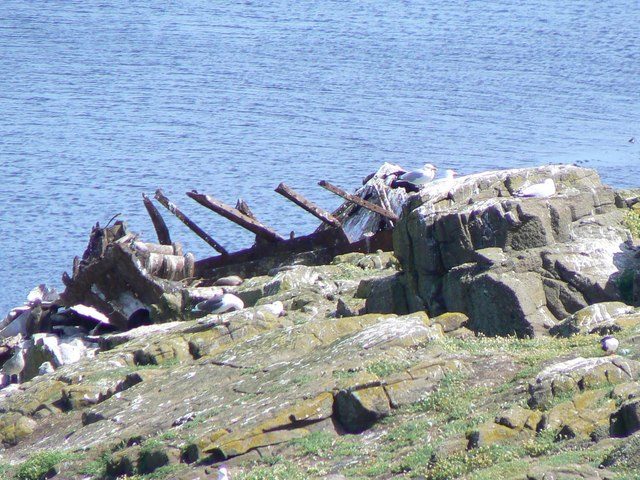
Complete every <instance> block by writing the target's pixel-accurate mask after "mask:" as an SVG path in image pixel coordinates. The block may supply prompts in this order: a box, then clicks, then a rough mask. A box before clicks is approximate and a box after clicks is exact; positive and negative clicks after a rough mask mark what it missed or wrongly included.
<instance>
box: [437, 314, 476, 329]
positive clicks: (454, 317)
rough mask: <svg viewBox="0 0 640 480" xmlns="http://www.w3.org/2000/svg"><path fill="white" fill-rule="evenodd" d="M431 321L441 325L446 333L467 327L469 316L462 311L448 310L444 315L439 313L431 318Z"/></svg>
mask: <svg viewBox="0 0 640 480" xmlns="http://www.w3.org/2000/svg"><path fill="white" fill-rule="evenodd" d="M431 321H432V322H433V323H437V324H438V325H440V326H441V327H442V330H443V331H444V333H450V332H453V331H454V330H458V329H459V328H462V327H465V326H466V325H467V322H468V321H469V317H467V316H466V315H465V314H464V313H460V312H447V313H443V314H442V315H438V316H437V317H435V318H433V319H431Z"/></svg>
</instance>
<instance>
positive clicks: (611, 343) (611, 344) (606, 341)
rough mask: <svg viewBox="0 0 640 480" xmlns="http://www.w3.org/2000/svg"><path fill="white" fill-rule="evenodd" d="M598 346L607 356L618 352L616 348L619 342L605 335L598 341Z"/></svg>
mask: <svg viewBox="0 0 640 480" xmlns="http://www.w3.org/2000/svg"><path fill="white" fill-rule="evenodd" d="M600 345H601V346H602V350H604V351H605V353H606V354H607V355H613V354H614V353H616V350H618V346H619V345H620V342H619V341H618V339H617V338H615V337H612V336H611V335H607V336H606V337H603V338H602V340H600Z"/></svg>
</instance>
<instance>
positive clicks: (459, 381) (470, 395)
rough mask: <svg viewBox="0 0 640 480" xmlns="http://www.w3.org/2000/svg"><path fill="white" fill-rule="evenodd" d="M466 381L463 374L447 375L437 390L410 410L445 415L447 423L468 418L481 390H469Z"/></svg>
mask: <svg viewBox="0 0 640 480" xmlns="http://www.w3.org/2000/svg"><path fill="white" fill-rule="evenodd" d="M464 379H465V375H463V374H459V373H453V374H451V373H448V374H446V375H445V376H444V377H443V378H442V380H441V381H440V385H439V386H438V388H437V390H435V391H434V392H433V393H431V395H429V396H428V397H426V398H425V399H424V400H421V401H419V402H417V403H414V404H413V405H411V406H410V407H409V410H410V411H413V412H434V413H439V414H443V415H444V416H445V418H446V420H447V421H451V420H457V419H461V418H467V417H468V415H469V413H470V411H471V410H472V408H473V406H474V405H473V400H474V398H476V397H478V396H479V395H480V394H481V392H480V391H479V389H475V388H467V387H466V385H465V384H464Z"/></svg>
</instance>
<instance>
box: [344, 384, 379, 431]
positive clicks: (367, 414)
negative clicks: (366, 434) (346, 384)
mask: <svg viewBox="0 0 640 480" xmlns="http://www.w3.org/2000/svg"><path fill="white" fill-rule="evenodd" d="M335 408H336V420H337V421H338V422H340V425H342V427H343V428H344V429H345V431H347V432H349V433H360V432H362V431H364V430H366V429H367V428H369V427H371V425H373V423H375V422H376V421H377V420H379V419H381V418H383V417H386V416H387V415H389V414H390V413H391V405H390V404H389V398H388V397H387V395H386V393H385V391H384V389H383V388H382V387H380V386H371V387H369V388H362V389H359V390H351V389H345V390H340V391H339V392H338V393H337V394H336V396H335Z"/></svg>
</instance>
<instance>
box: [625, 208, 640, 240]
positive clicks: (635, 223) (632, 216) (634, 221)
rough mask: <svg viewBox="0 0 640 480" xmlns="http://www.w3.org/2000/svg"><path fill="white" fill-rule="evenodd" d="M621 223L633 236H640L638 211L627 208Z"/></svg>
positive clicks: (639, 215) (639, 214) (639, 213)
mask: <svg viewBox="0 0 640 480" xmlns="http://www.w3.org/2000/svg"><path fill="white" fill-rule="evenodd" d="M623 223H624V226H625V227H627V228H628V229H629V231H630V232H631V235H632V236H633V238H640V212H638V211H636V210H629V212H627V214H626V215H625V217H624V220H623Z"/></svg>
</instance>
